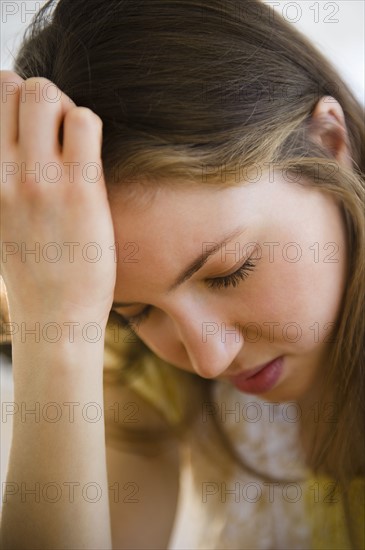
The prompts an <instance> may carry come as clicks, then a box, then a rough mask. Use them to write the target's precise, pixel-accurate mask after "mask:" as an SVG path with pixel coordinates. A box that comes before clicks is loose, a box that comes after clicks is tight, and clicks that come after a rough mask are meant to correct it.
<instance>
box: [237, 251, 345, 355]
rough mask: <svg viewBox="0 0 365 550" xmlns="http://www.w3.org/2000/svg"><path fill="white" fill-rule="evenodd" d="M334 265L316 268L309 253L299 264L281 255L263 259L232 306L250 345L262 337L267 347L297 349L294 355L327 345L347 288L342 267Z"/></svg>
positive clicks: (339, 262)
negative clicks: (258, 335) (275, 346)
mask: <svg viewBox="0 0 365 550" xmlns="http://www.w3.org/2000/svg"><path fill="white" fill-rule="evenodd" d="M337 259H338V261H337V262H333V263H332V262H331V263H330V262H324V261H321V262H319V261H318V262H315V261H314V258H313V255H311V251H309V250H307V251H306V254H304V250H303V254H302V257H301V258H300V260H299V261H297V262H292V261H288V260H286V259H284V258H283V256H282V254H280V255H278V257H277V258H276V259H275V258H274V261H273V262H270V261H269V260H268V258H266V259H264V258H263V259H262V260H261V261H260V262H261V265H260V270H259V271H258V272H257V273H256V274H252V277H251V280H250V281H249V282H248V280H247V282H245V283H243V284H242V287H241V289H240V291H239V294H240V295H239V299H238V300H237V302H236V306H235V315H236V317H237V318H238V319H239V321H240V324H241V325H246V326H247V329H245V333H246V336H248V339H251V340H252V341H253V340H254V333H255V332H256V333H257V331H260V332H261V333H262V338H263V339H264V340H266V341H268V342H270V343H272V342H273V341H275V342H276V343H279V342H285V343H286V344H290V345H294V344H295V346H296V348H297V349H298V348H303V349H308V348H310V347H314V346H316V345H317V344H318V343H321V342H323V341H325V340H326V338H328V337H329V335H330V333H331V330H332V328H333V325H334V323H335V321H336V319H337V317H338V315H339V313H340V305H341V298H342V295H343V291H344V285H345V262H344V261H343V258H340V257H337ZM245 285H246V286H245ZM250 323H252V325H251V329H250ZM250 330H251V333H249V331H250Z"/></svg>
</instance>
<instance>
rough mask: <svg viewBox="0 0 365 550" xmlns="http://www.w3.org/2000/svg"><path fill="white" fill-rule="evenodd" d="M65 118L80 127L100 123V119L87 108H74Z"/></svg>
mask: <svg viewBox="0 0 365 550" xmlns="http://www.w3.org/2000/svg"><path fill="white" fill-rule="evenodd" d="M67 116H68V117H70V118H71V119H72V121H74V122H76V123H78V124H80V125H82V124H85V125H89V124H90V123H92V124H95V123H98V122H99V124H100V123H101V119H100V117H99V116H98V115H97V114H95V113H94V111H92V110H91V109H89V107H83V106H80V107H75V108H73V109H71V110H70V111H69V112H68V113H67Z"/></svg>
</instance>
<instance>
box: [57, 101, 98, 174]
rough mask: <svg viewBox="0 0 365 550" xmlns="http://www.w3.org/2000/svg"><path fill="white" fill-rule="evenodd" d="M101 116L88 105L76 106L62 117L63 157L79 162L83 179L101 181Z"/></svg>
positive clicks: (69, 160) (65, 159) (66, 159)
mask: <svg viewBox="0 0 365 550" xmlns="http://www.w3.org/2000/svg"><path fill="white" fill-rule="evenodd" d="M102 127H103V123H102V120H101V118H100V117H99V116H98V115H97V114H96V113H94V112H93V111H92V110H91V109H89V108H88V107H76V108H75V109H72V110H71V111H69V112H68V113H67V114H66V116H65V119H64V128H63V159H64V161H68V162H76V163H79V164H78V166H80V167H81V173H82V174H83V180H84V181H86V182H89V183H92V182H93V181H95V182H96V181H103V178H102V162H101V145H102Z"/></svg>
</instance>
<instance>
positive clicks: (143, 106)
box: [14, 0, 365, 483]
mask: <svg viewBox="0 0 365 550" xmlns="http://www.w3.org/2000/svg"><path fill="white" fill-rule="evenodd" d="M56 4H57V5H56ZM54 7H55V9H54V10H53V11H52V8H54ZM237 8H239V9H237ZM14 70H15V71H16V72H17V73H18V74H19V75H20V76H21V77H22V78H24V79H26V78H30V77H32V76H42V77H46V78H48V79H49V80H51V81H52V82H54V83H55V84H56V85H57V86H58V87H59V88H60V89H61V90H62V91H64V92H65V93H66V94H67V95H69V96H70V97H71V98H72V99H73V100H74V102H75V103H76V105H83V106H86V107H89V108H91V109H92V110H93V111H95V112H96V113H97V114H98V115H99V116H100V118H101V119H102V120H103V146H102V160H103V167H104V173H105V177H106V181H107V185H108V186H110V187H112V186H120V185H124V186H125V187H126V188H127V187H128V188H129V189H130V190H131V191H132V192H133V190H134V189H137V187H138V186H137V183H138V182H144V186H145V188H146V189H148V188H149V187H150V188H151V189H153V187H154V186H155V185H162V184H164V185H172V182H174V181H177V180H180V181H185V182H195V183H199V184H200V185H214V184H219V185H235V184H236V183H237V182H238V179H237V167H239V169H240V171H241V172H240V174H243V175H244V174H247V173H249V172H248V170H250V168H252V167H253V166H254V167H263V166H272V167H274V168H275V170H285V171H286V173H287V174H291V175H292V176H293V178H294V180H295V177H296V176H297V175H298V173H300V174H301V175H302V176H303V177H304V179H305V181H306V182H307V184H308V185H311V186H314V187H317V188H319V187H320V188H321V189H322V190H323V191H324V192H326V193H330V194H332V195H333V196H335V197H336V198H337V199H338V200H339V201H340V203H341V205H342V210H343V219H344V223H345V226H346V231H347V244H348V257H349V262H348V263H349V268H348V275H347V284H346V289H345V292H344V296H343V301H342V307H341V312H340V315H339V318H338V323H337V326H336V327H335V331H336V333H335V339H334V340H335V343H334V344H333V346H332V351H331V357H330V359H329V366H328V373H327V380H326V385H325V386H324V388H323V392H322V398H323V402H325V401H326V400H327V401H328V400H331V401H335V403H336V405H337V412H338V422H337V423H336V424H328V425H327V427H323V425H322V427H321V431H318V433H317V437H314V438H313V441H312V444H311V447H310V451H309V452H308V456H307V461H308V464H309V466H310V467H311V468H312V469H313V470H314V471H321V470H323V471H326V472H328V473H329V474H331V475H333V476H334V477H335V478H336V479H339V480H341V481H343V482H344V483H345V482H346V480H348V479H350V478H353V477H356V476H359V475H363V474H364V463H365V460H364V446H363V444H362V441H363V419H364V403H365V399H364V391H365V383H364V382H365V381H364V349H363V345H364V344H363V342H364V340H363V336H364V254H363V251H364V248H365V247H364V212H363V202H364V200H363V199H364V173H365V166H364V163H365V160H364V159H365V155H364V149H363V147H364V141H365V140H364V133H365V132H364V123H363V120H364V110H363V108H362V106H361V105H360V104H359V103H358V101H357V100H356V99H355V97H354V95H353V93H352V92H351V90H350V89H349V87H348V86H347V85H346V84H345V82H344V81H343V80H342V79H341V77H340V76H339V75H338V73H337V72H336V70H335V69H334V68H333V67H332V66H331V64H330V63H329V62H328V61H327V60H326V59H325V58H324V57H323V56H322V54H321V53H320V52H319V51H318V50H317V49H316V48H315V47H314V46H313V45H312V44H311V43H310V42H309V41H308V40H307V39H306V38H305V37H304V36H303V35H302V34H300V33H299V32H298V31H297V30H296V29H295V28H294V27H293V26H292V25H291V24H290V23H288V22H286V21H285V20H284V19H283V18H282V17H280V16H279V15H278V14H276V15H275V17H273V16H272V10H271V8H270V7H269V6H267V5H266V4H263V3H262V2H260V1H258V0H256V1H249V2H246V1H243V0H242V1H240V2H237V1H235V0H225V1H224V2H222V0H183V1H181V0H125V1H119V0H118V1H117V0H108V2H102V1H100V0H96V1H95V0H78V1H77V2H75V1H73V0H71V1H68V0H60V1H59V2H58V3H56V2H54V1H53V0H50V1H49V2H47V3H46V4H45V5H44V6H43V8H42V9H41V10H40V11H39V12H38V14H37V16H36V17H35V19H34V20H33V22H32V25H31V26H30V27H29V28H28V29H27V32H26V35H25V37H24V40H23V43H22V45H21V47H20V49H19V51H18V54H17V57H16V59H15V63H14ZM323 96H331V97H334V98H335V99H336V100H337V101H338V102H339V104H340V105H341V107H342V109H343V112H344V115H345V122H346V125H347V129H348V136H349V143H348V145H349V149H350V151H351V159H352V169H346V168H345V167H343V166H342V165H340V164H338V163H337V162H336V160H335V158H334V157H333V155H332V153H331V151H329V150H328V149H326V148H325V147H322V146H320V145H319V144H318V143H316V142H315V141H314V140H313V139H311V130H313V120H312V118H311V114H312V112H313V109H314V107H315V105H316V104H317V102H318V100H319V99H320V98H322V97H323ZM270 163H271V164H270ZM202 383H203V384H205V385H206V387H207V388H208V387H211V381H203V382H202ZM327 388H328V390H327ZM329 389H330V390H331V393H327V391H329Z"/></svg>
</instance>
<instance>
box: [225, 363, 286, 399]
mask: <svg viewBox="0 0 365 550" xmlns="http://www.w3.org/2000/svg"><path fill="white" fill-rule="evenodd" d="M283 362H284V357H283V356H280V357H276V359H273V360H271V361H269V362H268V363H265V364H263V365H259V366H258V367H255V368H254V369H250V370H247V371H243V372H241V373H240V374H237V375H229V376H227V378H228V380H230V382H232V384H233V385H234V386H235V387H236V388H237V389H239V390H240V391H242V392H247V393H264V392H266V391H268V390H270V389H271V388H273V387H274V386H275V384H276V383H277V382H278V380H279V378H280V376H281V374H282V370H283V366H284V365H283Z"/></svg>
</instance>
